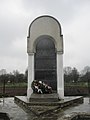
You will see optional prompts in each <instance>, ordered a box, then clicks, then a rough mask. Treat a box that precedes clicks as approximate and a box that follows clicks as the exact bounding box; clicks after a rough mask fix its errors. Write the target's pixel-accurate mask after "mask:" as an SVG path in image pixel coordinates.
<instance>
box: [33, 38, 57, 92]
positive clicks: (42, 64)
mask: <svg viewBox="0 0 90 120" xmlns="http://www.w3.org/2000/svg"><path fill="white" fill-rule="evenodd" d="M35 80H41V81H44V82H45V83H47V84H48V85H50V86H51V87H52V89H53V90H56V89H57V80H56V51H55V45H54V42H53V40H51V39H49V38H44V39H40V40H39V41H38V42H37V44H36V54H35Z"/></svg>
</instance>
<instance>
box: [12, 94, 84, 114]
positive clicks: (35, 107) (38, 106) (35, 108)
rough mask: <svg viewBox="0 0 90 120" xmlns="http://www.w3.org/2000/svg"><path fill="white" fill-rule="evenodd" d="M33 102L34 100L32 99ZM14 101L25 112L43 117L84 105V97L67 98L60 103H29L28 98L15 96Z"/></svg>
mask: <svg viewBox="0 0 90 120" xmlns="http://www.w3.org/2000/svg"><path fill="white" fill-rule="evenodd" d="M32 100H33V99H32ZM14 101H15V103H16V104H18V105H19V106H20V107H22V108H23V109H24V110H25V111H28V112H29V111H31V112H32V113H34V114H36V115H42V114H45V113H48V112H52V111H58V110H61V109H63V108H65V107H70V106H73V105H77V104H81V103H83V97H82V96H75V97H65V98H64V100H60V101H56V102H54V101H51V102H50V101H49V102H48V101H44V102H43V101H42V102H40V101H28V99H27V97H26V96H15V97H14Z"/></svg>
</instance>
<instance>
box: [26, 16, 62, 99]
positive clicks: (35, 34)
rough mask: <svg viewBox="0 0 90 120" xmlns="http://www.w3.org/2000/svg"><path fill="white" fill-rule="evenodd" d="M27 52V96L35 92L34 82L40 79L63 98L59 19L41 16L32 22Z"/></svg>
mask: <svg viewBox="0 0 90 120" xmlns="http://www.w3.org/2000/svg"><path fill="white" fill-rule="evenodd" d="M27 53H28V88H27V98H28V99H30V97H31V95H32V93H33V90H32V88H31V84H32V82H33V81H34V80H38V81H43V82H44V83H46V84H48V85H49V86H50V87H52V90H53V92H54V93H56V94H57V95H58V98H60V99H63V98H64V80H63V35H62V31H61V25H60V23H59V22H58V20H56V19H55V18H54V17H52V16H40V17H38V18H36V19H35V20H34V21H33V22H32V23H31V25H30V27H29V33H28V37H27ZM52 94H53V93H52ZM37 96H38V95H37Z"/></svg>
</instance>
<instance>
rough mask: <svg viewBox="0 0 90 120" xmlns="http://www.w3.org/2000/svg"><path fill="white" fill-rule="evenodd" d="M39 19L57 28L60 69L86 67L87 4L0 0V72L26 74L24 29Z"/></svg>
mask: <svg viewBox="0 0 90 120" xmlns="http://www.w3.org/2000/svg"><path fill="white" fill-rule="evenodd" d="M41 15H51V16H53V17H55V18H56V19H57V20H58V21H59V22H60V24H61V27H62V34H63V37H64V66H71V67H76V68H77V69H79V70H82V69H83V67H84V66H87V65H89V66H90V54H89V52H90V0H0V69H2V68H5V69H6V70H7V71H8V72H12V71H13V70H16V69H18V70H19V71H21V72H24V71H25V70H26V68H27V63H28V62H27V53H26V52H27V36H28V27H29V25H30V23H31V21H32V20H33V19H35V18H36V17H38V16H41Z"/></svg>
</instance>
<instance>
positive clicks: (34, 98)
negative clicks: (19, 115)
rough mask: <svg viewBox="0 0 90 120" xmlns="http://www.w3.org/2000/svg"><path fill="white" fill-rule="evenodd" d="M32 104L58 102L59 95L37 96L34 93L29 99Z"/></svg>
mask: <svg viewBox="0 0 90 120" xmlns="http://www.w3.org/2000/svg"><path fill="white" fill-rule="evenodd" d="M29 101H30V102H58V101H59V97H58V94H57V93H52V94H35V93H33V94H32V95H31V97H30V99H29Z"/></svg>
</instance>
